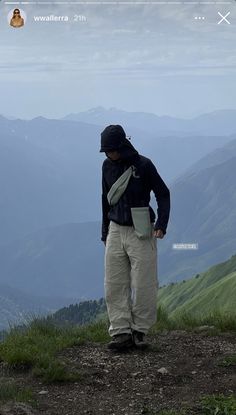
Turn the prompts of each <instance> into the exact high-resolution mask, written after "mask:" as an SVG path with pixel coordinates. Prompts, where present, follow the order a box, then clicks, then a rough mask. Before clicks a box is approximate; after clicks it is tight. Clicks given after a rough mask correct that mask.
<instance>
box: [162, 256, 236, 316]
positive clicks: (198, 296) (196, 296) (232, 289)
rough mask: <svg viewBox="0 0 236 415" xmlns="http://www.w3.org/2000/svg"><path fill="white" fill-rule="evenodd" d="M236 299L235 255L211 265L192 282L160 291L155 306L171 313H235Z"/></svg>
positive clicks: (181, 283)
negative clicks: (220, 311)
mask: <svg viewBox="0 0 236 415" xmlns="http://www.w3.org/2000/svg"><path fill="white" fill-rule="evenodd" d="M235 298H236V255H233V256H232V257H231V258H230V259H229V260H227V261H225V262H222V263H220V264H217V265H214V266H212V267H211V268H209V269H208V270H207V271H206V272H203V273H201V274H197V276H196V277H195V278H192V279H190V280H188V281H183V282H180V283H177V284H170V285H168V286H166V287H162V288H160V290H159V295H158V300H159V301H158V302H159V304H162V305H163V306H164V307H165V308H166V309H167V310H168V312H170V313H176V312H179V311H183V310H186V311H189V312H194V313H195V312H199V313H206V312H211V311H214V310H215V309H216V308H217V309H220V310H222V311H234V310H235Z"/></svg>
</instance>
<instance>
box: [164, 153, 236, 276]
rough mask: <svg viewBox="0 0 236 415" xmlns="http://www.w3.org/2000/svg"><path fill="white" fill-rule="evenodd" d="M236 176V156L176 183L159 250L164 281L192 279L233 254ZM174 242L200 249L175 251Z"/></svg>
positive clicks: (235, 222)
mask: <svg viewBox="0 0 236 415" xmlns="http://www.w3.org/2000/svg"><path fill="white" fill-rule="evenodd" d="M235 177H236V156H234V157H232V158H230V159H229V160H226V161H224V162H223V163H220V164H216V165H213V166H211V167H209V168H205V169H203V170H200V171H197V172H196V173H194V172H193V173H192V174H186V175H185V176H182V177H181V179H179V180H178V181H176V182H175V183H174V184H173V186H172V187H171V189H170V191H171V195H172V210H171V218H170V223H169V228H168V235H167V238H166V241H165V244H163V249H162V250H160V261H161V269H162V274H161V276H162V279H163V280H165V281H173V280H180V279H183V278H189V277H190V276H192V275H193V274H195V273H197V272H201V271H203V270H204V269H205V268H206V267H207V266H211V265H214V264H215V263H217V262H220V261H224V260H225V259H227V258H228V257H229V256H230V255H233V254H234V252H235V247H236V186H235ZM174 243H197V244H198V250H182V251H179V250H173V249H172V244H174ZM161 244H162V243H161V242H159V245H161Z"/></svg>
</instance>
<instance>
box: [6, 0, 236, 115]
mask: <svg viewBox="0 0 236 415" xmlns="http://www.w3.org/2000/svg"><path fill="white" fill-rule="evenodd" d="M14 7H19V8H20V9H21V10H23V11H25V12H26V15H27V21H26V24H25V27H24V28H20V29H14V28H12V27H10V26H9V24H8V21H7V15H8V13H9V12H10V11H11V10H12V9H14ZM235 9H236V4H234V3H233V2H232V4H224V5H223V4H221V5H219V4H218V5H200V4H188V5H184V4H179V5H178V4H175V5H173V4H169V5H167V4H162V5H161V4H159V5H157V4H155V5H152V4H146V5H135V4H133V5H131V4H130V5H128V4H127V5H121V4H117V5H94V4H91V5H88V6H84V5H69V4H65V5H60V6H59V5H49V4H48V5H44V6H40V5H23V6H22V7H21V6H20V5H19V6H14V5H7V4H4V2H3V1H2V2H1V3H0V48H1V53H0V97H1V98H0V114H2V115H6V116H16V117H20V118H32V117H35V116H39V115H42V116H46V117H54V118H59V117H62V116H65V115H66V114H68V113H71V112H74V113H76V112H80V111H85V110H87V109H89V108H92V107H95V106H104V107H105V108H110V107H116V108H119V109H122V110H127V111H145V112H153V113H156V114H158V115H172V116H178V117H192V116H196V115H198V114H201V113H204V112H210V111H213V110H216V109H227V108H229V109H236V48H235V44H236V30H235V26H236V10H235ZM229 11H230V12H231V14H230V15H229V16H228V20H229V21H230V22H231V25H229V24H227V23H226V22H224V21H223V22H222V23H221V24H220V25H219V24H217V23H218V21H219V20H220V16H219V15H218V12H220V13H221V14H222V15H226V13H227V12H229ZM52 14H53V15H57V16H59V15H60V16H63V15H64V16H69V18H70V19H71V21H70V22H69V23H68V22H61V23H59V22H49V23H45V22H44V23H43V22H40V23H36V22H34V16H40V15H43V16H46V15H52ZM74 15H81V16H85V17H86V21H85V22H75V21H73V16H74ZM196 16H204V17H205V20H196V19H195V17H196Z"/></svg>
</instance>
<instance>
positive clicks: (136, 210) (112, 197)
mask: <svg viewBox="0 0 236 415" xmlns="http://www.w3.org/2000/svg"><path fill="white" fill-rule="evenodd" d="M133 170H134V166H130V167H129V168H128V169H127V170H126V171H125V172H124V173H123V174H122V175H121V176H120V177H119V178H118V179H117V180H116V182H115V183H113V185H112V187H111V189H110V190H109V192H108V194H107V200H108V202H109V204H110V206H114V205H115V204H116V203H117V202H118V201H119V199H120V197H121V196H122V195H123V193H124V192H125V190H126V188H127V186H128V183H129V180H130V177H131V176H132V173H133ZM131 215H132V220H133V224H134V230H135V233H136V235H137V236H138V237H139V238H140V239H146V238H150V237H151V236H152V230H153V229H152V225H151V221H150V213H149V206H147V207H133V208H131Z"/></svg>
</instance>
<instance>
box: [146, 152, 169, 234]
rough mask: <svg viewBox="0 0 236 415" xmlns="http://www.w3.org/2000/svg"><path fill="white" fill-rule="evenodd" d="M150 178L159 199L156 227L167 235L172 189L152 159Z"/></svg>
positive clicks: (149, 171) (152, 187)
mask: <svg viewBox="0 0 236 415" xmlns="http://www.w3.org/2000/svg"><path fill="white" fill-rule="evenodd" d="M148 179H149V184H150V186H151V190H152V191H153V192H154V194H155V198H156V201H157V220H156V223H155V226H154V228H155V229H161V230H162V231H163V233H164V235H165V234H166V228H167V224H168V221H169V216H170V191H169V189H168V187H167V186H166V184H165V183H164V181H163V180H162V178H161V176H160V175H159V173H158V172H157V169H156V167H155V166H154V164H153V163H152V161H151V160H150V162H149V165H148Z"/></svg>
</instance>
